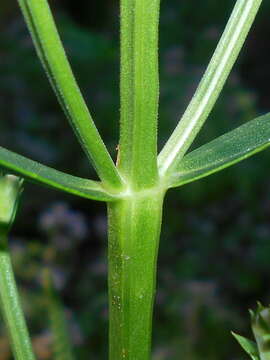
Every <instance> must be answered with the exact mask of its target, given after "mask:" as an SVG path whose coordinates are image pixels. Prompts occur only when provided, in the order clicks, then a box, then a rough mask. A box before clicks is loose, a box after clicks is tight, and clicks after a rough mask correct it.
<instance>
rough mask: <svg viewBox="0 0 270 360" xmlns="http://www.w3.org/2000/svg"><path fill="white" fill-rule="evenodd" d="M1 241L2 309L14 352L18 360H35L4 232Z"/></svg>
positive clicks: (0, 280) (0, 296)
mask: <svg viewBox="0 0 270 360" xmlns="http://www.w3.org/2000/svg"><path fill="white" fill-rule="evenodd" d="M0 243H1V247H0V300H1V310H2V313H3V317H4V320H5V324H6V326H7V328H8V332H9V335H10V339H11V344H12V350H13V354H14V357H15V359H16V360H34V359H35V357H34V354H33V351H32V345H31V340H30V338H29V334H28V330H27V326H26V323H25V319H24V314H23V310H22V307H21V301H20V298H19V294H18V290H17V286H16V282H15V278H14V273H13V269H12V264H11V259H10V255H9V252H8V249H7V238H6V236H5V235H3V234H0Z"/></svg>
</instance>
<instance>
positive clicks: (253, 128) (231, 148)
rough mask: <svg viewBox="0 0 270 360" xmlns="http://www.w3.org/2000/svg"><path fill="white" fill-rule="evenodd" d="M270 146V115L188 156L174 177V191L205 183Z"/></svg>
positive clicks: (221, 137) (250, 122) (261, 117)
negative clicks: (214, 174)
mask: <svg viewBox="0 0 270 360" xmlns="http://www.w3.org/2000/svg"><path fill="white" fill-rule="evenodd" d="M268 146H270V113H269V114H266V115H263V116H260V117H258V118H256V119H254V120H251V121H249V122H247V123H246V124H244V125H242V126H239V127H238V128H236V129H234V130H232V131H230V132H228V133H226V134H224V135H222V136H220V137H218V138H216V139H214V140H213V141H210V142H209V143H207V144H205V145H203V146H201V147H199V148H198V149H196V150H194V151H191V152H190V153H188V154H187V155H186V156H184V158H183V159H182V161H181V162H180V164H179V166H178V168H177V169H176V171H175V172H174V173H172V174H171V178H170V182H171V187H175V186H180V185H184V184H187V183H189V182H192V181H195V180H198V179H201V178H203V177H206V176H208V175H210V174H213V173H215V172H217V171H220V170H222V169H224V168H227V167H229V166H231V165H233V164H235V163H237V162H239V161H241V160H244V159H246V158H248V157H250V156H252V155H253V154H256V153H257V152H259V151H261V150H263V149H265V148H267V147H268Z"/></svg>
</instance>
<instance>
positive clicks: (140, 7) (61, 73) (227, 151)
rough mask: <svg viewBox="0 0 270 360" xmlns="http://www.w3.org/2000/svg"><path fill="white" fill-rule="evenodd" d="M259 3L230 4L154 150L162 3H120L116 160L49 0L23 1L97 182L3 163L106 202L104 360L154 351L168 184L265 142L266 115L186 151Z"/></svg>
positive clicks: (268, 136)
mask: <svg viewBox="0 0 270 360" xmlns="http://www.w3.org/2000/svg"><path fill="white" fill-rule="evenodd" d="M261 2H262V0H237V1H236V4H235V7H234V9H233V11H232V14H231V17H230V19H229V21H228V24H227V26H226V28H225V30H224V33H223V35H222V37H221V39H220V41H219V43H218V45H217V48H216V50H215V53H214V55H213V57H212V59H211V61H210V63H209V66H208V67H207V70H206V72H205V75H204V76H203V78H202V80H201V82H200V84H199V87H198V89H197V90H196V92H195V94H194V96H193V98H192V100H191V102H190V104H189V105H188V107H187V109H186V111H185V112H184V115H183V116H182V118H181V119H180V121H179V124H178V126H177V127H176V129H175V130H174V131H173V133H172V135H171V137H170V138H169V139H168V141H167V143H166V144H165V146H164V148H163V149H162V151H161V152H160V154H159V155H158V154H157V120H158V103H159V100H158V98H159V76H158V24H159V5H160V4H159V0H121V1H120V3H121V4H120V5H121V6H120V7H121V67H120V68H121V76H120V98H121V111H120V140H119V146H118V156H117V160H116V162H115V163H114V161H113V160H112V158H111V156H110V155H109V153H108V151H107V148H106V146H105V145H104V143H103V141H102V139H101V137H100V135H99V133H98V130H97V128H96V126H95V124H94V122H93V119H92V116H91V114H90V112H89V110H88V108H87V106H86V104H85V102H84V100H83V97H82V95H81V93H80V90H79V87H78V85H77V83H76V81H75V79H74V76H73V74H72V70H71V68H70V65H69V63H68V60H67V57H66V55H65V51H64V49H63V46H62V44H61V40H60V37H59V35H58V32H57V29H56V26H55V23H54V20H53V17H52V14H51V11H50V8H49V5H48V3H47V1H46V0H19V4H20V7H21V9H22V12H23V15H24V18H25V20H26V23H27V25H28V28H29V30H30V33H31V36H32V38H33V41H34V44H35V47H36V50H37V53H38V56H39V58H40V60H41V62H42V64H43V67H44V68H45V70H46V73H47V75H48V77H49V80H50V82H51V85H52V87H53V89H54V91H55V93H56V96H57V98H58V100H59V102H60V104H61V106H62V108H63V110H64V112H65V114H66V116H67V118H68V120H69V122H70V124H71V126H72V128H73V130H74V132H75V134H76V136H77V138H78V140H79V142H80V144H81V146H82V149H83V150H84V152H85V154H86V156H87V157H88V159H89V162H90V163H91V164H92V165H93V166H94V168H95V169H96V172H97V174H98V176H99V178H100V181H92V180H89V179H83V178H79V177H76V176H72V175H69V174H66V173H62V172H60V171H57V170H54V169H51V168H49V167H47V166H45V165H41V164H39V163H37V162H34V161H32V160H29V159H26V158H25V157H23V156H20V155H17V154H15V153H13V152H10V151H8V150H6V149H3V148H0V166H1V167H2V168H4V169H5V170H6V171H9V172H12V173H15V174H17V175H19V176H20V177H22V178H25V179H27V180H30V181H34V182H38V183H41V184H44V185H49V186H51V187H54V188H56V189H59V190H63V191H66V192H69V193H72V194H74V195H77V196H81V197H84V198H87V199H91V200H98V201H103V202H106V203H107V206H108V218H109V225H108V234H109V245H108V263H109V276H108V277H109V338H110V341H109V343H110V345H109V358H110V360H120V359H125V360H127V359H130V360H131V359H132V360H147V359H149V358H150V351H151V332H152V331H151V328H152V312H153V303H154V294H155V287H156V285H155V283H156V263H157V253H158V244H159V236H160V227H161V221H162V204H163V199H164V196H165V194H166V191H167V190H168V189H170V188H174V187H178V186H181V185H184V184H186V183H189V182H192V181H194V180H197V179H200V178H202V177H205V176H207V175H209V174H212V173H215V172H217V171H219V170H221V169H224V168H226V167H228V166H230V165H232V164H234V163H237V162H239V161H240V160H243V159H245V158H247V157H249V156H251V155H252V154H254V153H257V152H258V151H260V150H262V149H264V148H266V147H267V146H269V144H270V114H267V115H264V116H261V117H258V118H256V119H254V120H251V121H249V122H247V123H246V124H244V125H242V126H240V127H239V128H237V129H235V130H233V131H231V132H228V133H227V134H225V135H223V136H220V137H218V138H217V139H215V140H213V141H211V142H209V143H207V144H206V145H203V146H201V147H200V148H198V149H196V150H194V151H192V152H189V153H187V151H188V149H189V147H190V145H191V144H192V142H193V141H194V139H195V137H196V135H197V134H198V132H199V131H200V129H201V127H202V126H203V124H204V122H205V120H206V119H207V117H208V115H209V113H210V111H211V110H212V108H213V106H214V104H215V102H216V100H217V98H218V96H219V94H220V92H221V90H222V88H223V86H224V83H225V81H226V79H227V77H228V75H229V73H230V71H231V69H232V67H233V65H234V63H235V61H236V59H237V57H238V54H239V52H240V50H241V48H242V45H243V43H244V41H245V39H246V37H247V34H248V32H249V30H250V27H251V25H252V23H253V21H254V18H255V16H256V13H257V11H258V9H259V7H260V5H261ZM108 121H109V119H108ZM216 121H218V119H216ZM12 331H16V330H15V329H14V328H13V330H12ZM21 346H24V345H23V344H21ZM23 358H24V359H29V357H27V356H26V357H21V359H23Z"/></svg>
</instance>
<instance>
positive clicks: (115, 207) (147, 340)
mask: <svg viewBox="0 0 270 360" xmlns="http://www.w3.org/2000/svg"><path fill="white" fill-rule="evenodd" d="M163 197H164V194H163V193H157V192H150V191H149V193H146V194H140V193H139V194H135V195H134V196H132V197H129V198H128V199H125V200H121V201H119V202H116V203H113V204H109V208H108V213H109V312H110V316H109V317H110V330H109V342H110V346H109V358H110V360H121V359H123V360H148V359H150V353H151V337H152V314H153V303H154V296H155V288H156V267H157V253H158V245H159V237H160V228H161V218H162V216H161V215H162V205H163Z"/></svg>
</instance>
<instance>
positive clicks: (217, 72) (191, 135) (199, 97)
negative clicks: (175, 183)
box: [158, 0, 262, 176]
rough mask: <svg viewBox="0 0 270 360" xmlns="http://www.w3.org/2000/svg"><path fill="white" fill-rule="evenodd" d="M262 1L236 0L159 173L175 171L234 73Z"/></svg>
mask: <svg viewBox="0 0 270 360" xmlns="http://www.w3.org/2000/svg"><path fill="white" fill-rule="evenodd" d="M261 2H262V0H237V2H236V5H235V7H234V10H233V12H232V14H231V17H230V19H229V22H228V24H227V26H226V28H225V30H224V33H223V35H222V37H221V39H220V41H219V43H218V46H217V48H216V50H215V53H214V55H213V57H212V59H211V61H210V63H209V65H208V68H207V70H206V72H205V74H204V76H203V78H202V80H201V82H200V84H199V87H198V89H197V90H196V92H195V94H194V96H193V98H192V100H191V102H190V104H189V106H188V107H187V109H186V111H185V113H184V115H183V117H182V119H181V120H180V122H179V124H178V125H177V127H176V129H175V130H174V132H173V134H172V135H171V137H170V138H169V140H168V141H167V143H166V145H165V146H164V148H163V149H162V151H161V153H160V154H159V159H158V160H159V169H160V174H161V175H163V176H166V175H167V174H169V173H172V172H174V171H175V168H177V167H178V166H179V163H180V162H181V159H182V158H183V156H184V154H185V153H186V151H187V150H188V148H189V147H190V145H191V144H192V142H193V140H194V139H195V137H196V135H197V134H198V132H199V131H200V129H201V127H202V126H203V124H204V122H205V121H206V119H207V117H208V115H209V114H210V112H211V110H212V109H213V107H214V105H215V103H216V100H217V99H218V96H219V94H220V92H221V90H222V88H223V86H224V84H225V82H226V80H227V78H228V76H229V74H230V72H231V69H232V67H233V65H234V63H235V61H236V59H237V57H238V54H239V52H240V50H241V48H242V46H243V44H244V41H245V39H246V37H247V35H248V32H249V30H250V27H251V25H252V23H253V21H254V18H255V16H256V14H257V11H258V9H259V7H260V5H261Z"/></svg>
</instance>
